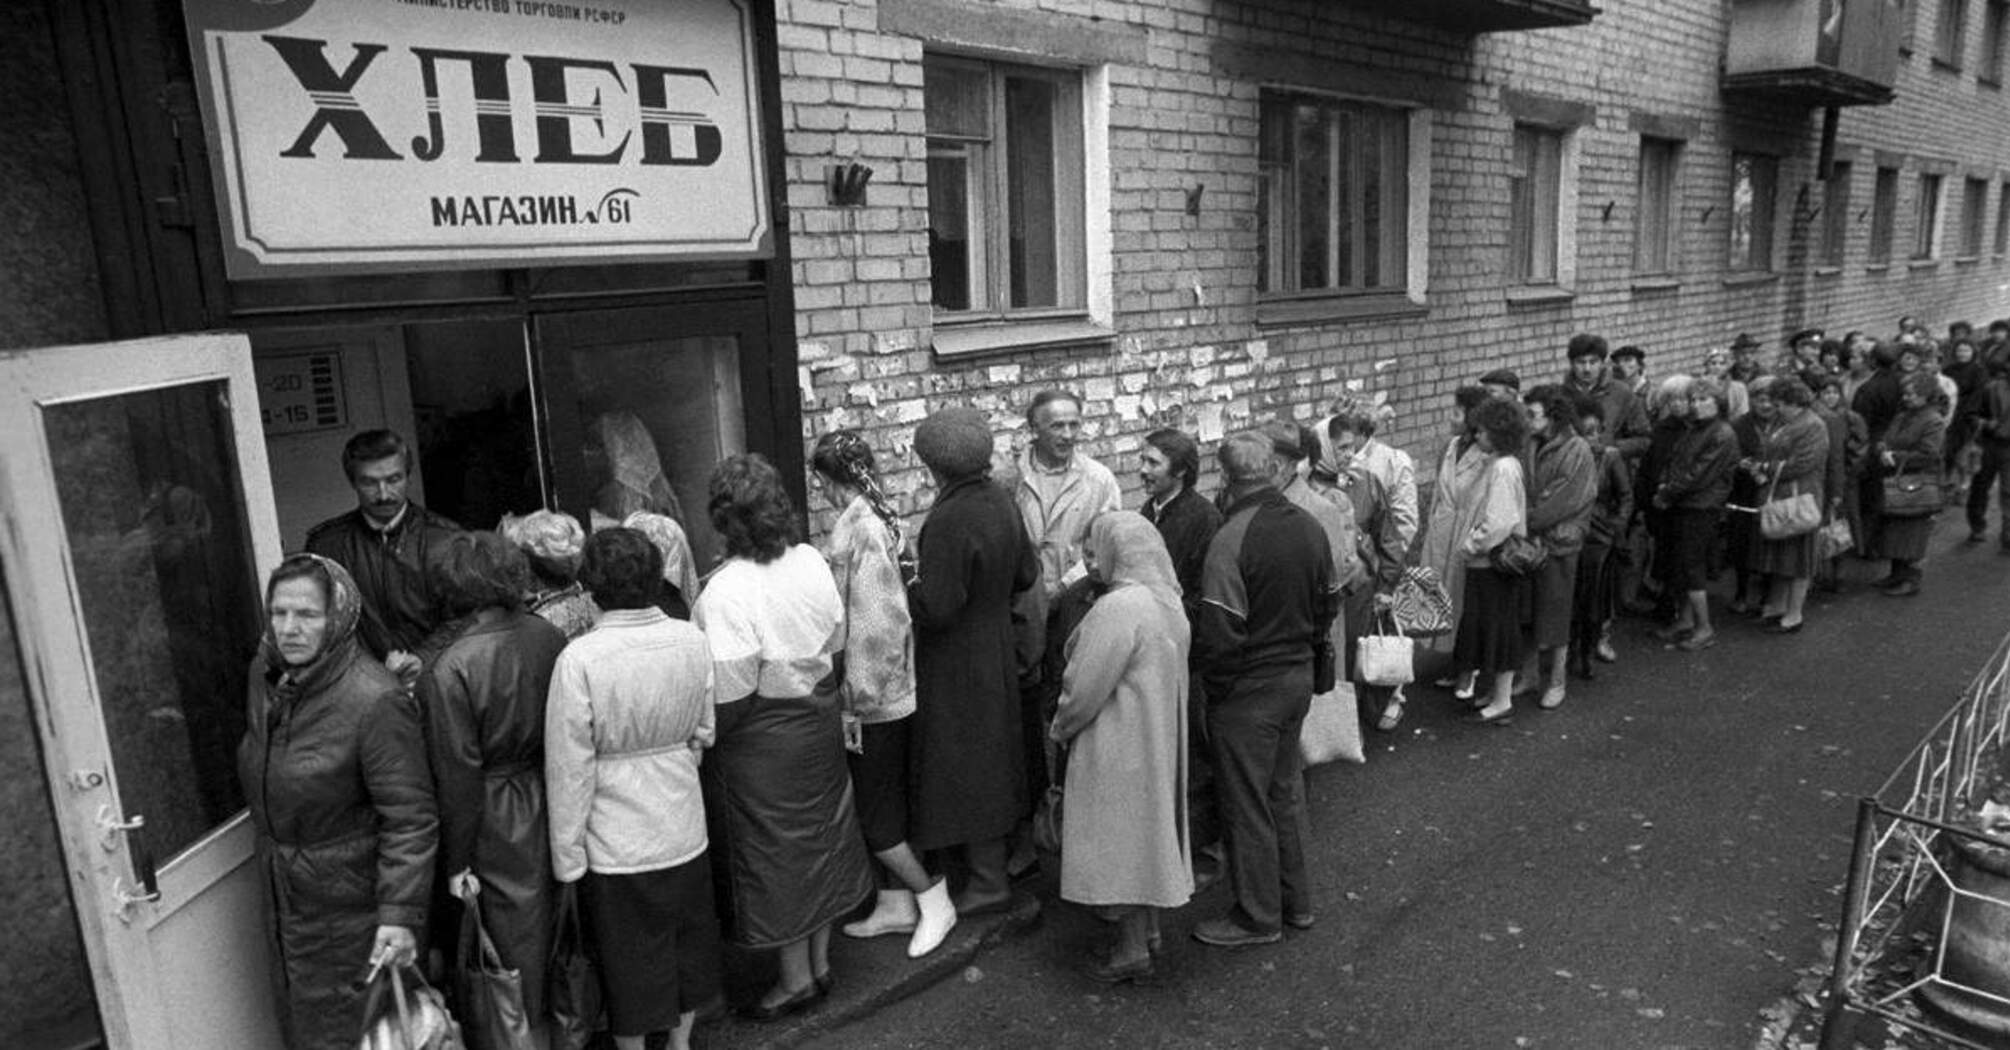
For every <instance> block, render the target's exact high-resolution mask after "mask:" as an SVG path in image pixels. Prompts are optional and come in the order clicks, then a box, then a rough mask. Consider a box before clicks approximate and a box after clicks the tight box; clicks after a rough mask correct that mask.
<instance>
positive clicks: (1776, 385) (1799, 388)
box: [1766, 376, 1827, 408]
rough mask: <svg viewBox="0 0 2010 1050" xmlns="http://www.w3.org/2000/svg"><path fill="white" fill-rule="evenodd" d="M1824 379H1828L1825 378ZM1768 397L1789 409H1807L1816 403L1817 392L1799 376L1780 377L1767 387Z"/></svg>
mask: <svg viewBox="0 0 2010 1050" xmlns="http://www.w3.org/2000/svg"><path fill="white" fill-rule="evenodd" d="M1823 378H1827V377H1826V376H1824V377H1823ZM1766 396H1767V397H1770V398H1772V399H1773V401H1774V402H1775V403H1776V404H1782V405H1786V406H1787V407H1789V408H1806V407H1808V406H1809V405H1812V404H1814V403H1815V392H1814V391H1813V390H1810V389H1808V384H1807V383H1806V382H1803V381H1802V379H1801V377H1799V376H1780V377H1779V378H1777V379H1775V380H1773V382H1772V385H1770V386H1768V387H1766Z"/></svg>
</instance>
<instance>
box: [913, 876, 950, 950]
mask: <svg viewBox="0 0 2010 1050" xmlns="http://www.w3.org/2000/svg"><path fill="white" fill-rule="evenodd" d="M913 899H914V901H915V902H916V903H917V904H918V905H920V908H921V921H920V922H918V923H916V924H915V926H914V937H913V938H912V939H911V940H909V941H908V942H907V957H908V958H910V959H919V958H921V957H922V956H924V955H927V954H928V953H929V952H932V951H934V950H935V949H937V948H940V947H942V942H943V940H944V939H945V938H947V937H948V936H949V931H950V930H953V929H955V928H956V905H954V904H951V903H950V902H949V880H948V879H937V880H935V885H933V886H930V887H928V889H926V890H924V891H922V892H921V893H918V894H914V895H913Z"/></svg>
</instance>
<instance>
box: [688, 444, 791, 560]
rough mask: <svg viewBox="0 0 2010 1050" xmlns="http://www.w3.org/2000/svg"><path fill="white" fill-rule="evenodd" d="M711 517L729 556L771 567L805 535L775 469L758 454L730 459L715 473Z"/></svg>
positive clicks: (707, 507) (709, 501) (709, 505)
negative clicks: (800, 536)
mask: <svg viewBox="0 0 2010 1050" xmlns="http://www.w3.org/2000/svg"><path fill="white" fill-rule="evenodd" d="M707 492H708V494H709V498H708V499H707V501H706V505H705V512H706V514H707V515H708V516H710V518H711V519H712V528H713V529H714V530H715V531H717V532H718V533H719V538H720V539H721V540H723V541H724V542H725V544H726V555H727V556H728V557H732V558H746V559H747V560H749V561H752V562H755V563H756V564H761V565H765V564H767V563H768V562H771V561H774V560H775V559H776V558H779V557H781V556H782V554H783V553H784V552H786V551H787V550H788V549H789V547H790V546H791V545H792V544H794V543H795V542H796V539H797V537H798V536H799V535H800V534H799V532H798V531H797V527H796V508H795V505H794V504H792V503H790V502H789V494H788V492H787V491H786V490H785V489H783V488H782V476H781V474H780V473H778V472H776V470H775V467H774V464H772V463H769V462H768V459H767V457H766V456H763V455H761V454H760V453H758V452H750V453H748V454H746V455H743V456H728V457H727V458H726V459H725V461H724V462H721V463H720V464H719V466H718V467H717V468H716V469H714V470H713V471H712V481H711V484H710V485H708V486H707Z"/></svg>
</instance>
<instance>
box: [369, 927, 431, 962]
mask: <svg viewBox="0 0 2010 1050" xmlns="http://www.w3.org/2000/svg"><path fill="white" fill-rule="evenodd" d="M418 954H419V939H418V938H417V937H415V936H413V935H412V930H411V927H409V926H379V927H377V943H376V944H375V945H374V946H372V947H371V949H370V965H371V966H372V967H378V966H410V965H411V964H412V961H413V960H414V959H416V958H418Z"/></svg>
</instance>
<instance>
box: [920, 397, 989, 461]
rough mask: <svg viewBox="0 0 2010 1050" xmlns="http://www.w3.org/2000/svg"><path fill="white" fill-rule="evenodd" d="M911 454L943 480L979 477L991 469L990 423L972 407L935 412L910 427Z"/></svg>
mask: <svg viewBox="0 0 2010 1050" xmlns="http://www.w3.org/2000/svg"><path fill="white" fill-rule="evenodd" d="M914 454H915V455H917V456H920V457H921V461H922V462H923V463H925V464H927V465H928V467H929V469H931V470H934V471H935V472H936V473H938V474H941V475H942V476H943V477H945V478H962V477H968V476H969V475H972V474H982V473H983V472H985V471H986V470H989V469H990V467H991V422H990V420H988V419H986V418H985V417H984V413H982V412H979V411H978V410H976V409H974V408H965V407H957V408H945V409H941V410H938V411H937V412H935V413H934V414H933V415H931V416H929V417H928V418H927V419H924V420H922V421H921V425H920V426H918V427H915V428H914Z"/></svg>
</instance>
